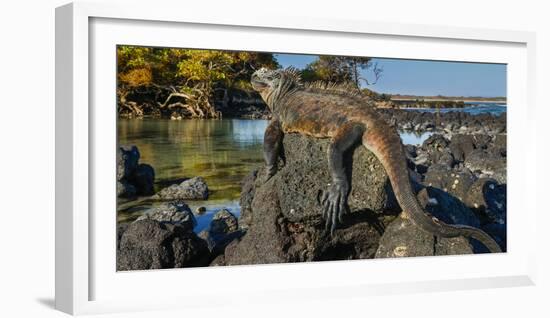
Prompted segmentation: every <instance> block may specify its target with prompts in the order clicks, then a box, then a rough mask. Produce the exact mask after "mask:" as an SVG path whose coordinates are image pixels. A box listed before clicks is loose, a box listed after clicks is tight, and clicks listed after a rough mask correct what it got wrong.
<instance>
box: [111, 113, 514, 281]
mask: <svg viewBox="0 0 550 318" xmlns="http://www.w3.org/2000/svg"><path fill="white" fill-rule="evenodd" d="M380 113H381V114H382V116H384V118H386V119H387V120H388V122H390V123H393V124H394V125H395V126H396V127H397V128H398V129H401V130H410V131H416V132H426V131H431V132H433V135H432V136H430V137H429V138H428V139H427V140H426V141H425V142H424V143H423V144H422V145H419V146H412V145H407V146H406V155H407V162H408V166H409V169H410V171H409V172H410V175H411V178H412V180H413V185H414V188H415V191H416V193H417V197H418V199H419V201H420V202H421V204H422V205H423V206H424V208H425V209H426V210H427V211H428V212H430V213H431V214H432V215H434V216H435V217H437V218H439V219H441V220H443V221H445V222H447V223H450V224H466V225H470V226H474V227H478V228H481V229H483V230H484V231H486V232H487V233H489V234H490V235H491V236H493V238H494V239H495V240H496V241H497V242H498V243H499V245H500V246H501V248H502V249H503V250H504V251H505V250H506V115H505V114H504V115H500V116H493V115H489V114H487V115H469V114H464V113H454V112H449V113H442V114H439V115H437V114H431V113H422V112H411V111H404V110H380ZM328 143H329V141H328V140H321V139H314V138H309V137H305V136H300V135H295V134H289V135H287V136H285V139H284V149H285V153H286V157H287V158H286V159H287V161H286V164H285V165H284V166H282V165H281V166H280V170H279V172H278V173H277V174H276V175H275V176H274V177H272V178H271V179H270V180H269V181H267V182H265V178H264V176H265V171H264V169H265V168H264V167H263V166H262V167H260V168H259V169H258V170H255V171H251V173H250V174H249V175H248V176H247V177H246V178H245V179H244V180H243V181H242V192H241V199H240V205H241V213H240V217H239V218H237V217H236V216H235V215H233V214H232V213H231V212H230V211H227V210H225V209H221V210H220V211H218V212H216V214H215V215H214V218H213V219H212V221H211V223H210V226H209V227H208V228H207V229H206V230H205V231H202V232H201V233H198V234H197V233H195V232H194V231H193V230H194V228H195V226H196V220H195V216H194V214H193V211H191V210H190V209H189V207H188V206H187V204H186V201H187V200H193V199H197V198H200V199H204V198H207V197H208V187H207V186H206V183H205V182H204V180H201V179H202V178H200V177H196V178H192V179H189V180H191V181H189V180H185V181H183V182H182V183H180V184H176V185H172V186H169V187H167V188H164V189H161V190H160V191H158V192H157V193H156V194H154V196H153V197H154V198H155V199H156V200H160V201H163V202H164V203H163V204H161V205H160V206H157V207H155V208H153V209H150V210H148V211H147V212H146V213H145V214H144V216H143V217H140V218H138V220H136V221H134V222H132V223H126V224H124V223H122V224H119V226H118V241H117V242H118V245H117V246H118V252H117V269H118V270H135V269H152V268H175V267H193V266H223V265H238V264H265V263H287V262H307V261H321V260H350V259H371V258H385V257H406V256H429V255H456V254H472V253H483V252H486V250H485V248H484V247H483V246H482V245H481V244H479V243H478V242H476V241H474V240H467V239H465V238H462V237H458V238H451V239H436V238H435V237H434V236H433V235H429V234H427V233H425V232H423V231H422V230H420V229H419V228H418V227H416V226H415V225H414V224H412V223H411V222H410V221H409V220H407V219H405V218H402V217H401V214H400V212H401V211H400V208H399V206H398V204H397V202H396V199H395V196H394V194H393V191H392V189H391V186H390V184H389V179H388V177H387V175H386V173H385V171H384V169H383V168H382V166H381V164H380V162H379V161H378V160H377V159H376V158H375V157H374V155H373V154H371V153H370V152H368V151H367V150H365V149H364V148H362V147H360V148H358V149H357V150H356V151H355V152H354V153H353V155H352V156H349V157H348V158H347V159H346V160H347V162H348V163H349V164H350V165H352V166H353V169H352V171H351V172H352V173H351V180H352V192H351V193H350V197H349V204H350V209H351V213H349V214H347V215H345V217H344V224H342V225H341V226H339V227H338V228H337V229H336V231H335V233H334V235H333V236H330V235H329V233H328V232H327V231H326V230H325V228H324V222H323V219H322V217H321V207H320V204H319V200H318V198H319V196H320V195H321V194H322V192H323V191H324V190H325V188H326V184H327V183H329V182H330V174H329V172H328V170H327V163H326V150H327V147H328ZM136 152H137V153H138V155H137V158H138V159H139V151H137V149H133V148H132V147H123V148H121V150H120V155H119V169H118V170H119V171H120V173H119V175H120V177H121V178H120V179H119V180H118V182H119V183H120V184H126V183H129V184H131V185H133V184H137V183H136V181H135V180H141V179H139V178H137V177H136V176H137V175H141V174H138V173H137V171H138V169H137V167H139V166H140V164H139V163H138V161H137V160H135V157H136ZM281 164H282V163H281ZM128 165H129V166H130V167H133V168H127V166H128ZM141 170H143V168H142V169H141ZM145 175H147V176H150V174H145ZM153 179H154V171H153ZM147 180H151V178H149V179H147ZM132 182H133V183H132ZM143 183H144V182H141V184H143ZM134 188H136V189H138V188H139V187H136V186H135V185H134ZM139 189H141V188H139ZM137 191H138V190H136V193H137ZM139 191H143V190H139ZM122 196H124V194H123V195H122ZM197 214H198V212H197Z"/></svg>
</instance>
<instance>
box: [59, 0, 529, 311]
mask: <svg viewBox="0 0 550 318" xmlns="http://www.w3.org/2000/svg"><path fill="white" fill-rule="evenodd" d="M176 6H177V5H176ZM181 6H182V7H181V8H179V10H178V8H177V7H176V8H172V10H164V9H160V8H158V9H156V8H155V7H154V6H143V5H135V6H124V7H122V6H117V4H116V2H111V3H109V4H96V3H94V4H91V3H85V2H79V3H72V4H68V5H65V6H63V7H59V8H57V9H56V221H55V222H56V223H55V225H56V233H55V235H56V259H55V260H56V270H55V274H56V278H55V283H56V308H57V309H59V310H61V311H64V312H67V313H70V314H89V313H104V312H115V311H136V310H145V309H158V308H173V307H178V308H185V307H186V306H189V307H191V306H192V307H196V306H206V305H211V304H212V302H213V299H216V302H219V304H232V303H237V302H239V301H242V299H243V298H246V301H247V302H258V303H260V302H266V301H279V302H281V301H296V300H308V299H322V298H324V297H342V298H343V297H348V296H354V297H357V296H368V295H379V294H391V293H403V292H418V291H444V290H458V289H477V288H495V287H508V286H525V285H530V284H534V283H535V272H534V267H535V257H536V251H535V249H534V245H533V244H532V242H534V241H535V237H536V223H535V219H536V209H535V206H534V201H533V200H524V202H522V203H521V205H520V204H519V203H520V202H521V200H522V198H525V196H526V193H524V189H525V187H524V185H525V184H535V183H536V180H535V179H534V178H535V175H536V173H535V164H534V158H535V156H534V149H535V145H534V140H535V138H530V136H534V135H535V125H534V117H535V115H534V107H535V105H534V97H533V96H535V94H534V92H533V89H534V88H533V87H534V86H535V85H534V81H535V77H534V70H535V57H534V45H535V35H534V33H530V32H519V31H499V30H483V29H468V28H454V27H438V28H435V27H430V26H423V25H405V24H400V23H381V22H369V21H352V20H330V19H314V18H311V19H307V20H306V19H299V18H294V17H281V16H274V15H269V14H255V15H247V14H244V13H243V14H242V15H241V16H239V15H230V16H229V15H225V16H223V15H215V14H212V13H211V12H202V11H192V10H186V9H185V8H184V4H181ZM129 27H131V28H140V29H139V32H128V28H129ZM186 27H187V28H188V30H190V32H189V34H192V32H191V29H193V30H194V31H193V32H195V31H196V32H201V31H200V30H201V29H206V30H207V31H208V33H209V34H210V35H208V36H214V37H215V35H216V34H217V33H220V32H227V33H224V37H225V36H228V37H229V36H235V37H236V38H239V36H241V37H242V42H238V45H237V44H235V46H233V47H228V46H229V45H230V44H220V43H221V42H219V43H213V44H211V45H208V44H206V46H205V45H204V43H202V42H200V39H201V38H199V37H196V38H194V40H193V39H192V40H191V41H196V42H195V44H194V46H193V47H204V48H228V49H245V48H250V49H251V50H265V51H269V50H273V51H275V50H277V51H281V47H282V45H283V44H284V43H283V42H286V49H282V51H284V52H289V53H344V54H345V53H347V54H351V55H353V54H362V55H364V56H368V55H369V54H367V53H371V52H374V51H373V50H374V49H371V51H370V52H366V51H365V50H364V49H362V48H361V47H357V48H353V45H352V43H354V42H356V41H374V42H372V43H377V42H375V41H382V42H383V43H384V44H385V45H384V48H383V49H381V48H376V50H378V51H376V56H380V57H401V58H420V59H444V60H460V61H477V62H501V63H508V65H509V70H508V105H509V109H510V113H509V114H510V115H509V116H508V125H509V127H508V135H509V136H508V145H509V155H508V158H509V169H508V178H509V186H508V191H509V193H508V201H509V202H508V209H509V210H510V212H509V217H508V220H509V223H510V228H509V235H508V237H509V239H508V240H509V242H508V247H509V248H508V251H507V253H504V254H499V255H476V256H474V257H461V256H448V257H436V258H435V257H432V258H410V259H385V260H362V261H353V262H322V263H315V264H312V263H308V264H281V265H261V266H235V267H225V268H197V269H183V270H162V271H150V272H149V271H148V272H137V273H116V269H115V267H113V266H111V265H112V263H114V261H115V260H114V259H113V258H112V257H113V255H112V250H111V252H105V250H104V249H102V247H103V246H109V244H111V243H112V241H113V240H115V239H116V238H115V235H114V225H113V224H111V225H107V226H106V227H103V225H104V224H106V223H105V219H104V218H100V217H99V218H98V216H97V215H94V213H93V212H94V211H95V210H96V209H97V208H98V206H102V205H105V206H109V204H112V202H110V201H109V200H100V199H98V195H99V192H101V191H102V189H99V188H98V186H99V187H100V188H104V189H103V190H105V191H106V192H107V193H108V192H109V191H110V187H112V189H114V186H115V182H114V180H115V179H114V178H113V179H112V180H113V182H111V183H110V184H106V181H105V180H109V178H110V177H111V174H110V173H111V172H112V171H114V170H113V169H111V168H113V167H114V164H115V159H114V158H115V157H114V155H113V154H114V146H113V145H115V142H116V141H115V139H114V138H113V135H112V133H113V131H112V129H111V130H110V129H108V128H107V129H105V130H104V131H101V132H100V131H98V129H97V125H98V122H97V120H98V118H99V119H101V120H102V122H101V125H102V127H113V125H112V124H113V122H114V121H115V117H114V107H112V108H109V107H105V109H99V108H97V107H96V108H94V107H93V105H94V103H97V102H98V101H99V100H100V101H106V102H107V103H109V100H108V99H104V98H108V96H107V97H106V96H105V94H104V92H105V90H108V89H109V87H111V88H112V97H111V98H112V101H111V102H113V103H114V96H115V91H114V86H113V83H114V81H115V77H112V78H111V77H110V74H111V75H112V71H113V70H112V65H114V63H115V60H114V56H115V55H114V48H113V51H112V52H107V51H105V50H103V51H102V50H101V48H105V47H106V48H109V47H112V45H113V43H118V44H136V45H140V44H143V45H159V46H160V45H163V46H182V47H185V45H186V44H185V43H183V42H178V41H175V40H170V36H167V35H166V34H168V33H170V32H175V33H173V34H179V33H177V32H180V33H181V28H186ZM136 30H137V29H136ZM148 30H149V31H150V30H154V32H155V36H154V38H155V39H154V40H153V37H152V36H151V32H148ZM160 31H161V32H160ZM159 32H160V33H159ZM148 34H149V35H148ZM159 34H161V35H159ZM251 34H256V35H259V37H264V38H265V37H266V35H267V37H268V38H269V36H275V35H277V36H280V37H282V38H284V39H285V41H281V39H280V38H279V41H280V42H278V44H277V43H267V42H262V40H261V39H259V38H258V39H253V40H254V41H255V42H254V44H251V43H248V42H246V41H252V40H250V38H251ZM203 35H204V34H203ZM121 36H122V37H125V38H121ZM301 36H303V38H300V37H301ZM308 37H314V38H315V39H325V40H326V39H330V40H331V41H342V43H341V44H342V46H339V47H336V48H334V47H332V48H330V47H327V46H326V45H325V48H322V47H320V46H317V47H315V48H314V44H310V46H309V51H308V46H307V45H308V44H307V43H308V39H309V40H311V39H312V38H308ZM190 38H191V37H190ZM121 39H122V40H121ZM124 39H126V40H124ZM172 39H173V37H172ZM204 39H207V36H206V35H205V38H204ZM247 39H249V40H247ZM300 39H302V40H304V41H302V42H303V43H302V44H301V45H300V44H299V41H300ZM121 41H123V42H125V43H122V42H121ZM220 41H221V40H220ZM153 42H154V43H153ZM382 42H381V43H382ZM404 42H406V43H407V45H408V51H407V53H406V54H405V55H406V56H405V55H404V53H403V52H399V50H398V47H399V44H400V43H401V44H402V43H404ZM266 43H267V44H266ZM304 43H306V44H304ZM309 43H313V41H311V42H309ZM392 43H393V44H392ZM419 43H420V44H419ZM430 43H431V46H433V50H429V52H422V50H421V48H422V47H431V46H430ZM346 44H347V46H345V45H346ZM188 45H189V44H188ZM220 45H221V46H220ZM277 45H279V46H278V48H279V49H277ZM304 45H306V46H304ZM415 47H416V48H415ZM354 50H355V51H354ZM102 52H103V53H105V52H107V53H105V55H104V56H103V55H102ZM438 52H439V53H438ZM445 52H446V53H445ZM499 52H500V53H499ZM109 54H111V56H112V60H110V61H109V59H108V56H109ZM437 54H439V55H437ZM484 54H485V56H484ZM102 63H106V64H102ZM109 63H111V64H109ZM99 65H102V66H105V67H99ZM109 65H111V66H110V67H109ZM96 68H97V69H96ZM510 74H512V75H513V76H511V75H510ZM98 78H100V79H101V81H98ZM100 82H101V83H100ZM91 92H94V93H91ZM102 92H103V93H102ZM111 155H113V156H112V157H110V158H112V162H111V163H108V162H107V161H104V162H105V164H102V163H101V162H102V158H109V156H111ZM110 165H111V166H110ZM98 191H99V192H98ZM112 193H114V191H112ZM520 209H521V213H522V217H521V218H519V217H515V216H516V215H517V213H518V212H519V210H520ZM113 211H114V210H113ZM98 229H100V230H101V231H105V233H106V235H105V236H104V237H103V238H99V237H98V236H97V235H96V236H95V237H93V235H94V233H96V231H98ZM111 234H113V235H111ZM113 246H114V245H113ZM102 262H103V263H102ZM98 264H99V265H98ZM101 264H111V265H108V266H106V269H105V268H102V265H101ZM496 265H498V266H496ZM228 272H230V274H231V275H227V273H228ZM341 272H343V273H344V274H341V275H338V276H336V274H337V273H341ZM411 272H412V273H415V276H414V277H411V276H410V273H411ZM188 273H193V275H192V276H193V277H194V278H190V277H189V276H190V275H188ZM390 273H393V274H392V275H390ZM359 274H361V275H359ZM185 275H187V277H184V276H185ZM359 276H360V277H359ZM280 277H286V278H289V281H292V282H293V283H288V282H286V283H285V284H283V283H282V282H281V279H280ZM320 277H323V279H320ZM358 277H359V278H358ZM184 278H185V279H186V283H187V284H191V285H192V286H194V287H196V288H195V289H194V291H193V294H189V293H187V294H186V293H185V292H184V291H177V290H175V289H173V288H172V289H171V290H169V291H168V290H167V294H162V293H156V294H155V295H147V297H146V298H143V299H141V298H139V297H138V296H139V295H138V294H139V293H138V291H139V288H146V289H147V288H150V287H153V286H154V284H166V282H178V281H179V280H181V279H184ZM208 279H211V280H213V281H215V280H217V281H219V280H220V279H227V280H228V283H230V284H229V285H231V286H232V287H233V290H235V288H236V287H235V286H236V285H235V284H238V286H237V290H238V295H234V294H233V293H227V291H226V290H223V288H217V289H215V290H214V289H212V288H205V287H204V286H206V285H208V281H207V280H208ZM205 280H206V281H205ZM99 281H101V282H99ZM260 283H261V285H260ZM201 284H202V285H203V286H202V288H201ZM100 286H101V287H100ZM122 291H125V292H124V293H122ZM132 291H134V292H136V293H135V294H133V293H132ZM259 291H261V293H260V292H259ZM304 291H307V292H304ZM327 291H331V293H327ZM168 292H169V294H168ZM218 294H220V295H221V294H223V295H224V297H217V298H215V297H205V296H206V295H209V296H215V295H218ZM121 295H124V296H121ZM243 295H246V297H243ZM330 295H337V296H330ZM237 296H238V297H237ZM136 297H138V298H136ZM268 299H269V300H268Z"/></svg>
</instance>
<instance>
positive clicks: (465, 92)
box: [275, 54, 506, 97]
mask: <svg viewBox="0 0 550 318" xmlns="http://www.w3.org/2000/svg"><path fill="white" fill-rule="evenodd" d="M275 57H276V58H277V61H278V62H279V64H281V65H282V66H283V67H288V66H294V67H296V68H300V69H301V68H304V67H305V66H306V65H307V64H309V63H311V62H313V61H314V60H315V59H316V56H315V55H298V54H275ZM373 62H378V66H379V67H382V68H383V69H384V71H383V73H382V77H381V78H380V80H379V81H378V83H376V84H375V85H371V86H369V88H370V89H372V90H374V91H376V92H378V93H390V94H410V95H425V96H431V95H444V96H483V97H497V96H498V97H500V96H506V65H504V64H486V63H465V62H439V61H426V60H400V59H382V58H375V59H373ZM364 75H366V77H367V78H372V72H369V71H367V73H366V74H364Z"/></svg>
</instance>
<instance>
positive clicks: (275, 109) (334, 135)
mask: <svg viewBox="0 0 550 318" xmlns="http://www.w3.org/2000/svg"><path fill="white" fill-rule="evenodd" d="M251 84H252V87H253V89H254V90H256V91H257V92H258V93H259V94H260V95H261V97H262V99H263V100H264V101H265V103H266V104H267V106H268V107H269V109H270V111H271V113H272V119H271V121H270V123H269V125H268V127H267V128H266V131H265V135H264V146H263V147H264V159H265V162H266V167H267V170H266V171H267V178H266V182H267V181H268V180H269V178H271V177H272V176H273V175H275V174H276V172H277V161H278V158H279V157H281V158H282V159H283V160H284V153H283V151H282V139H283V136H284V134H285V133H299V134H302V135H307V136H311V137H315V138H331V139H332V143H331V144H330V146H329V149H328V165H329V171H330V173H331V178H332V182H331V183H330V184H329V185H328V190H327V191H325V192H324V193H323V195H322V197H321V200H320V204H321V206H322V209H323V210H322V215H323V218H324V219H325V220H326V223H325V226H326V229H327V231H328V229H329V228H330V233H331V234H333V233H334V230H335V229H336V226H337V225H338V223H342V222H343V218H342V215H343V214H344V213H345V212H347V211H348V210H349V207H348V205H347V200H348V196H349V193H350V190H351V189H350V183H349V181H348V178H347V176H346V172H345V166H344V153H345V152H346V151H347V150H351V149H353V148H354V147H355V146H356V145H359V144H363V146H365V147H366V148H367V149H368V150H369V151H371V152H372V153H374V155H375V156H376V157H377V158H378V160H380V162H381V163H382V166H383V167H384V169H385V170H386V173H387V175H388V177H389V180H390V183H391V186H392V188H393V191H394V193H395V196H396V198H397V201H398V203H399V205H400V206H401V209H402V210H403V216H404V217H406V218H409V219H410V220H411V221H412V222H413V223H414V224H416V225H417V226H419V227H420V228H421V229H422V230H424V231H426V232H428V233H431V234H433V235H435V236H438V237H457V236H464V237H468V238H473V239H476V240H478V241H480V242H481V243H483V244H484V245H485V246H486V247H487V248H488V249H489V251H490V252H493V253H495V252H501V249H500V247H499V245H498V244H497V243H496V242H495V240H493V239H492V238H491V237H490V236H489V235H488V234H487V233H485V232H484V231H482V230H480V229H478V228H475V227H471V226H467V225H449V224H446V223H444V222H442V221H440V220H438V219H437V218H435V217H433V216H431V215H430V214H428V213H427V212H426V211H424V209H423V208H422V206H421V205H420V203H419V202H418V200H417V197H416V195H415V193H414V191H413V188H412V185H411V180H410V176H409V171H408V168H407V163H406V157H405V153H404V150H403V144H402V143H401V138H400V137H399V135H398V133H397V130H396V129H394V128H393V127H391V126H390V125H389V124H388V123H387V122H386V121H385V120H384V119H383V118H382V117H381V116H380V115H379V114H378V113H377V112H376V110H375V109H374V107H373V105H372V102H371V101H369V100H368V99H367V98H366V97H363V96H361V95H360V94H359V93H353V91H352V90H349V91H348V92H347V93H345V92H342V89H341V88H340V89H339V90H338V92H337V89H336V88H337V87H335V86H332V87H331V86H330V85H329V87H328V89H327V87H324V88H321V87H320V86H321V85H319V84H317V85H304V84H303V83H302V82H301V79H300V75H299V73H298V71H297V70H296V69H293V68H287V69H283V70H268V69H265V68H262V69H260V70H257V71H256V72H254V74H253V75H252V77H251ZM331 88H332V89H331Z"/></svg>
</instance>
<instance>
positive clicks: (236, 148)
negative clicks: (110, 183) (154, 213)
mask: <svg viewBox="0 0 550 318" xmlns="http://www.w3.org/2000/svg"><path fill="white" fill-rule="evenodd" d="M266 126H267V121H265V120H243V119H225V120H182V121H174V120H160V119H144V120H131V119H130V120H125V119H120V120H119V121H118V142H119V144H120V145H136V146H137V147H138V149H139V151H140V155H141V156H140V162H141V163H148V164H150V165H152V166H153V167H154V169H155V174H156V176H155V188H156V189H155V190H156V191H158V190H159V189H161V188H163V187H166V186H167V185H169V184H171V183H174V182H178V181H181V179H182V178H191V177H195V176H202V177H203V178H204V179H205V180H206V183H207V184H208V188H209V190H210V197H209V199H208V200H206V201H189V202H187V203H188V204H189V206H190V207H191V208H192V209H193V211H194V210H195V209H196V208H198V207H199V206H204V207H206V209H207V212H206V213H205V214H204V215H201V216H199V217H198V218H197V221H198V223H199V227H200V228H202V226H201V225H202V223H204V222H209V219H211V218H212V215H213V213H214V212H216V211H217V210H219V209H221V208H223V207H225V208H228V209H229V210H230V211H231V212H232V213H234V214H237V215H239V214H240V213H239V212H240V208H239V202H238V201H239V197H240V190H241V184H240V183H241V180H242V179H243V177H244V176H246V175H247V174H248V173H249V172H250V171H251V170H253V169H254V168H256V167H258V166H259V165H260V164H261V163H262V160H263V156H262V142H263V135H264V130H265V127H266ZM148 207H150V204H144V205H141V206H138V207H136V208H133V209H131V211H128V212H121V213H119V214H118V220H119V221H131V220H133V219H135V218H137V217H138V216H139V215H141V214H142V213H143V210H144V209H146V208H148Z"/></svg>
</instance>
